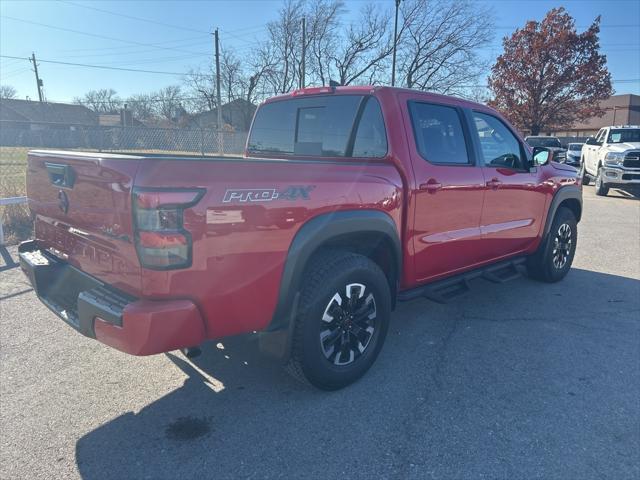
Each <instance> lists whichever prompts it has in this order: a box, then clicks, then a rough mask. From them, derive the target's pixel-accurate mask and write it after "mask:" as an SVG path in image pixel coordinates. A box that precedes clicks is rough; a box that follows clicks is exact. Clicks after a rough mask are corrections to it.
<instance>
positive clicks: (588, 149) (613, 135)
mask: <svg viewBox="0 0 640 480" xmlns="http://www.w3.org/2000/svg"><path fill="white" fill-rule="evenodd" d="M581 177H582V182H583V183H584V184H585V185H589V182H590V181H591V180H593V179H595V187H596V194H597V195H602V196H604V195H607V193H609V188H611V187H618V188H626V189H635V190H637V189H638V188H639V187H640V127H639V126H634V125H623V126H616V127H605V128H601V129H600V131H599V132H598V134H597V135H596V136H595V137H589V138H588V139H587V141H586V144H585V146H584V148H583V149H582V169H581Z"/></svg>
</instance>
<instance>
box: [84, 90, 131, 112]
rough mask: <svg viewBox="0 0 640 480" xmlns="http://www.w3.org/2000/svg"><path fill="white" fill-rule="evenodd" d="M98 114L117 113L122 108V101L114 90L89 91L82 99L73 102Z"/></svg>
mask: <svg viewBox="0 0 640 480" xmlns="http://www.w3.org/2000/svg"><path fill="white" fill-rule="evenodd" d="M73 102H74V103H78V104H80V105H84V106H85V107H87V108H90V109H91V110H93V111H94V112H96V113H117V112H118V111H120V108H122V99H121V98H120V97H119V96H118V93H117V92H116V91H115V90H114V89H113V88H102V89H100V90H89V91H88V92H87V93H85V94H84V96H82V97H77V98H75V99H74V100H73Z"/></svg>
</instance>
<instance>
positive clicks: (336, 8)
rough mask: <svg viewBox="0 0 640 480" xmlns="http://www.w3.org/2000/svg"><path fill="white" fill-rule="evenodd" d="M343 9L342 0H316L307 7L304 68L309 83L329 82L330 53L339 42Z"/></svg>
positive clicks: (322, 83) (324, 83)
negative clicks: (305, 65) (305, 66)
mask: <svg viewBox="0 0 640 480" xmlns="http://www.w3.org/2000/svg"><path fill="white" fill-rule="evenodd" d="M344 11H345V7H344V2H343V1H342V0H317V1H315V2H311V4H310V6H308V7H307V11H306V12H305V17H306V22H307V32H306V42H305V43H306V51H307V60H306V63H307V65H308V66H307V68H306V70H307V72H308V78H309V79H310V81H311V83H317V84H320V85H327V84H328V83H329V80H330V76H331V53H332V52H333V51H335V50H336V49H337V48H338V46H339V43H340V34H339V33H340V32H339V28H340V15H341V14H342V13H343V12H344Z"/></svg>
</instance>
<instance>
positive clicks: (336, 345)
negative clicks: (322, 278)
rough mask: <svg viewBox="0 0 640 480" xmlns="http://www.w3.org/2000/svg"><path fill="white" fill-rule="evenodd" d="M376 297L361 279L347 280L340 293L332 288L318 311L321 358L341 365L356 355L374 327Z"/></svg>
mask: <svg viewBox="0 0 640 480" xmlns="http://www.w3.org/2000/svg"><path fill="white" fill-rule="evenodd" d="M376 316H377V311H376V300H375V297H374V295H373V292H371V291H370V290H367V287H366V286H365V285H363V284H361V283H350V284H348V285H347V286H346V287H345V291H344V295H343V294H341V293H340V292H336V293H335V294H334V295H333V297H331V300H329V303H328V304H327V306H326V308H325V310H324V314H323V315H322V326H321V329H320V346H321V348H322V353H323V354H324V356H325V358H326V359H327V360H328V361H329V362H331V363H333V364H334V365H338V366H344V365H349V364H351V363H353V362H355V361H356V360H357V359H358V358H360V357H361V356H362V355H363V354H364V352H365V350H366V349H367V347H369V344H370V343H371V339H372V338H373V335H374V333H375V330H376Z"/></svg>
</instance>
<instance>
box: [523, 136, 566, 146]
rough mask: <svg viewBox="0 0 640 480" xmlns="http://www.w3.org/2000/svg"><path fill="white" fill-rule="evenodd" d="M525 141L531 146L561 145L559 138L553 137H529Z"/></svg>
mask: <svg viewBox="0 0 640 480" xmlns="http://www.w3.org/2000/svg"><path fill="white" fill-rule="evenodd" d="M527 143H528V144H529V145H530V146H532V147H557V148H560V147H562V145H561V144H560V140H558V139H557V138H555V137H529V138H527Z"/></svg>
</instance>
